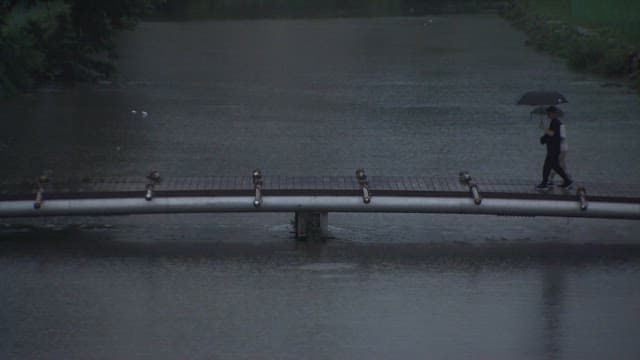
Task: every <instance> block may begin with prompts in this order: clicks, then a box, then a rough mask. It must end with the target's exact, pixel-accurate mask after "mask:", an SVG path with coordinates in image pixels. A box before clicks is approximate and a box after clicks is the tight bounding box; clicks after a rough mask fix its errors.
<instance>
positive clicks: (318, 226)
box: [294, 211, 329, 240]
mask: <svg viewBox="0 0 640 360" xmlns="http://www.w3.org/2000/svg"><path fill="white" fill-rule="evenodd" d="M294 227H295V231H296V239H297V240H309V239H311V240H317V239H322V238H325V237H327V236H329V213H327V212H326V211H313V212H312V211H296V213H295V221H294Z"/></svg>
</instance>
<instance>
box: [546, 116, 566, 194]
mask: <svg viewBox="0 0 640 360" xmlns="http://www.w3.org/2000/svg"><path fill="white" fill-rule="evenodd" d="M558 113H559V115H558V116H560V117H561V116H562V111H561V110H558ZM568 151H569V143H568V142H567V128H566V126H565V124H564V123H561V125H560V155H559V156H558V163H559V164H560V167H561V168H562V170H564V172H565V174H567V176H568V177H569V178H571V174H569V171H568V170H567V152H568ZM555 175H556V172H555V171H553V170H551V174H550V175H549V185H553V184H554V181H553V180H554V177H555Z"/></svg>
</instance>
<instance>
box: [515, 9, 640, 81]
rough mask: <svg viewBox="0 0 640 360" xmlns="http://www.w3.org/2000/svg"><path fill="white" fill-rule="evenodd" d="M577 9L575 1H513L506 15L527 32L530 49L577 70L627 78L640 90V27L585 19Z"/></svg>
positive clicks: (620, 78)
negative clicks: (558, 59) (549, 55)
mask: <svg viewBox="0 0 640 360" xmlns="http://www.w3.org/2000/svg"><path fill="white" fill-rule="evenodd" d="M576 6H577V5H576V2H575V0H573V1H572V0H554V1H551V0H535V1H534V0H514V1H511V2H510V3H509V5H508V6H506V7H505V9H504V11H503V16H504V17H505V18H507V19H509V20H510V21H511V22H512V23H513V24H514V25H515V26H516V27H517V28H519V29H521V30H523V31H525V32H526V33H527V35H528V37H529V39H528V44H529V45H530V46H533V47H535V48H536V49H538V50H541V51H544V52H547V53H550V54H553V55H556V56H559V57H562V58H564V59H566V61H567V64H568V65H569V66H570V67H571V68H573V69H575V70H578V71H586V72H590V73H595V74H599V75H604V76H607V77H611V78H615V79H616V80H625V81H626V80H627V79H628V80H629V82H630V83H631V84H632V85H634V86H636V88H638V89H639V90H640V75H638V66H640V24H638V26H636V24H635V23H634V22H632V21H625V22H619V23H618V22H616V21H615V19H607V21H595V20H589V19H585V18H584V17H580V16H577V15H576V12H577V11H576ZM581 10H582V9H581ZM636 55H637V56H636ZM634 56H635V57H634Z"/></svg>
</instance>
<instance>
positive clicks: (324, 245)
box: [0, 225, 640, 268]
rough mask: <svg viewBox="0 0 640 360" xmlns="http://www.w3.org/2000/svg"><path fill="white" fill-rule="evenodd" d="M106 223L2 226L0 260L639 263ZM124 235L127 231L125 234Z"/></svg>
mask: <svg viewBox="0 0 640 360" xmlns="http://www.w3.org/2000/svg"><path fill="white" fill-rule="evenodd" d="M120 231H123V230H122V229H117V228H114V227H112V226H108V225H65V226H59V227H34V226H29V225H4V227H3V228H2V229H0V258H30V259H34V258H36V259H37V258H42V259H65V258H89V259H91V258H140V259H144V258H171V259H176V260H180V259H182V260H184V261H192V260H199V261H236V262H247V263H253V264H257V265H260V264H268V265H276V266H279V265H282V266H286V265H291V264H300V263H303V264H304V263H310V262H322V263H341V262H348V263H354V264H358V265H365V266H366V265H382V266H384V265H385V264H388V265H391V266H397V265H405V266H428V267H430V268H434V267H435V268H438V267H453V268H466V267H469V266H472V267H473V266H489V267H491V266H497V267H502V266H509V267H516V268H517V267H520V266H524V267H527V266H537V265H543V266H544V265H554V266H555V265H561V266H570V267H573V266H577V267H580V266H591V265H615V264H623V263H628V262H631V263H637V262H640V244H636V243H610V244H607V243H564V242H553V241H532V240H514V241H509V240H501V241H483V242H477V243H470V242H464V241H451V242H441V241H439V242H428V241H425V242H411V243H407V242H402V243H394V242H382V243H381V242H374V243H369V242H362V241H358V242H354V241H348V240H343V239H326V240H308V241H297V240H295V239H294V235H293V233H292V234H291V236H290V238H288V239H282V238H280V239H266V240H265V239H256V240H251V241H247V240H242V241H237V242H236V241H226V240H225V241H219V240H206V239H203V240H197V239H195V240H194V239H173V240H169V239H161V240H148V239H145V240H131V239H126V240H123V239H122V238H120V237H119V236H118V232H120ZM124 231H126V230H124Z"/></svg>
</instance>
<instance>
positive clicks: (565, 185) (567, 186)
mask: <svg viewBox="0 0 640 360" xmlns="http://www.w3.org/2000/svg"><path fill="white" fill-rule="evenodd" d="M572 186H573V180H567V181H565V182H563V183H562V185H560V187H562V188H563V189H564V190H569V189H571V187H572Z"/></svg>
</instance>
